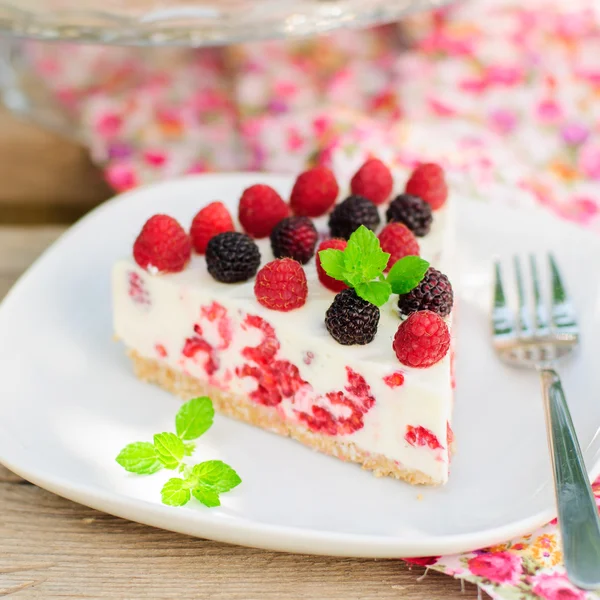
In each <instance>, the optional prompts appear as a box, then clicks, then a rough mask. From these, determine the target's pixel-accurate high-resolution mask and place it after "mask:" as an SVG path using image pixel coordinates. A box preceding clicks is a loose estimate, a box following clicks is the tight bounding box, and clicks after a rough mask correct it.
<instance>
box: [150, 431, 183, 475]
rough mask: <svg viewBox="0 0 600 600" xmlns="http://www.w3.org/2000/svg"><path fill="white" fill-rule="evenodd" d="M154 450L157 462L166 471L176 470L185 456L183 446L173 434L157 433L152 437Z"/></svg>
mask: <svg viewBox="0 0 600 600" xmlns="http://www.w3.org/2000/svg"><path fill="white" fill-rule="evenodd" d="M154 448H155V449H156V455H157V456H158V460H160V462H161V463H162V464H163V466H164V467H165V468H166V469H176V468H177V467H178V466H179V463H180V462H181V459H182V458H183V456H184V454H185V446H184V445H183V442H182V441H181V439H180V438H179V437H177V436H176V435H175V434H174V433H168V432H164V433H157V434H156V435H155V436H154Z"/></svg>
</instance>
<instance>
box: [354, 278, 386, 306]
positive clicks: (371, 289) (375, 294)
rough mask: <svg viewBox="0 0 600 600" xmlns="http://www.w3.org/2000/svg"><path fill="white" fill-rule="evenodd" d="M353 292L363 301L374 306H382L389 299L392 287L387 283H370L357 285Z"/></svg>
mask: <svg viewBox="0 0 600 600" xmlns="http://www.w3.org/2000/svg"><path fill="white" fill-rule="evenodd" d="M354 290H355V291H356V293H357V295H358V296H360V297H361V298H362V299H363V300H366V301H367V302H370V303H371V304H374V305H375V306H383V305H384V304H385V303H386V302H387V301H388V300H389V298H390V295H391V293H392V286H391V285H390V284H389V283H388V282H387V281H370V282H369V283H359V284H358V285H357V286H356V287H355V288H354Z"/></svg>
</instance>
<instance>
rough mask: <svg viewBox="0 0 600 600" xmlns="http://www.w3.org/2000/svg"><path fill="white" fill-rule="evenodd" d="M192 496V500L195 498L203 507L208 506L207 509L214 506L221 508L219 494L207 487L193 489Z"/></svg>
mask: <svg viewBox="0 0 600 600" xmlns="http://www.w3.org/2000/svg"><path fill="white" fill-rule="evenodd" d="M192 494H193V495H194V498H196V500H198V501H199V502H202V504H204V506H208V507H209V508H212V507H214V506H221V500H220V499H219V492H216V491H215V490H213V489H211V488H209V487H204V486H198V487H195V488H194V489H193V490H192Z"/></svg>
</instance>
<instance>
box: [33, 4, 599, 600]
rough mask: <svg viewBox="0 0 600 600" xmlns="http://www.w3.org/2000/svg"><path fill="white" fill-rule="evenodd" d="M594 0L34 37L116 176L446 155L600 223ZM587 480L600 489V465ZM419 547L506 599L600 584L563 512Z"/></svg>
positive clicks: (575, 597) (450, 166)
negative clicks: (578, 575) (230, 38)
mask: <svg viewBox="0 0 600 600" xmlns="http://www.w3.org/2000/svg"><path fill="white" fill-rule="evenodd" d="M599 10H600V9H598V7H597V6H596V4H595V1H594V0H579V1H577V0H571V1H570V2H568V3H567V2H561V1H560V0H546V1H544V2H541V1H538V0H530V1H528V2H520V3H518V2H516V1H515V0H502V1H484V0H472V1H471V2H463V3H461V4H459V5H457V6H455V7H453V8H451V9H446V10H443V11H439V12H436V13H433V14H427V15H421V16H418V17H414V18H411V19H410V20H408V21H406V22H405V23H403V24H402V25H400V26H396V25H390V26H385V27H379V28H375V29H371V30H368V31H362V32H354V31H349V32H339V33H336V34H335V35H332V36H329V37H325V38H320V39H313V40H304V41H291V42H264V43H255V44H249V45H239V46H234V47H230V48H226V49H221V50H181V49H178V50H166V49H158V50H151V49H147V50H139V51H132V50H126V49H118V48H116V49H115V48H97V47H65V46H64V45H53V46H50V47H49V46H48V45H44V46H43V48H41V47H40V46H39V45H36V44H32V45H31V46H30V48H29V51H30V53H31V59H32V61H33V64H34V65H35V67H36V69H37V71H38V73H40V74H41V75H42V76H43V77H44V78H45V79H46V80H47V81H48V85H49V86H51V87H52V89H53V91H54V93H55V95H56V97H57V98H58V99H59V101H60V102H61V103H62V104H63V106H64V107H65V108H66V109H67V110H69V111H70V112H71V113H72V114H73V115H74V116H76V117H77V119H79V121H80V122H81V123H82V135H83V136H84V138H85V139H86V140H87V142H88V143H89V146H90V148H91V151H92V153H93V156H94V157H95V158H96V160H97V161H99V162H100V163H102V164H103V165H104V168H105V172H106V177H107V179H108V181H109V182H110V183H111V184H112V185H113V186H114V187H115V188H116V189H117V190H125V189H128V188H131V187H134V186H136V185H139V184H141V183H144V182H148V181H152V180H156V179H158V178H164V177H171V176H174V175H179V174H182V173H190V172H202V171H206V170H214V169H220V170H229V169H257V170H261V169H263V170H269V171H280V172H289V173H297V172H298V171H299V170H301V169H302V168H304V167H305V166H306V165H307V164H311V163H315V162H322V163H325V164H329V165H332V166H333V167H334V168H335V169H336V170H337V172H338V173H340V174H341V176H342V177H344V176H348V175H349V174H350V173H351V172H352V171H353V170H354V169H355V168H356V166H358V164H359V163H360V162H361V161H362V160H363V159H364V157H365V156H366V155H367V154H369V153H374V154H377V155H379V156H380V157H381V158H383V159H384V160H386V161H388V162H389V163H390V164H392V165H398V166H412V165H414V164H415V163H416V162H418V161H421V160H425V159H431V160H436V161H438V162H440V163H442V164H443V165H444V166H445V167H446V169H447V172H448V176H449V178H450V179H451V181H452V183H453V184H454V185H457V186H460V189H461V190H463V191H465V192H466V193H469V194H470V195H472V196H475V197H479V198H481V199H482V200H485V201H491V202H502V203H511V204H515V205H519V206H523V205H533V204H538V205H542V206H544V207H547V208H548V209H550V210H552V211H554V212H555V213H557V214H558V215H560V216H562V217H564V218H565V219H569V220H572V221H576V222H578V223H580V224H582V225H585V226H588V227H590V228H594V229H597V230H599V231H600V62H599V60H598V59H599V57H600V13H599ZM594 491H595V494H596V498H597V499H598V502H599V504H600V480H598V481H597V482H596V484H595V486H594ZM409 562H411V563H413V564H419V565H424V566H427V567H430V568H432V569H435V570H438V571H441V572H444V573H447V574H449V575H452V576H454V577H458V578H461V579H465V580H467V581H471V582H474V583H476V584H478V585H479V586H480V587H481V588H482V589H484V590H485V591H486V592H487V593H489V594H490V595H491V596H492V597H493V598H498V599H504V600H516V599H524V600H528V599H532V598H542V599H545V600H586V599H587V600H593V599H600V595H596V594H594V593H591V592H584V591H581V590H579V589H577V588H575V587H574V586H573V585H571V584H570V583H569V581H568V579H567V578H566V575H565V570H564V567H563V563H562V555H561V550H560V534H559V532H558V529H557V527H556V523H554V522H553V523H549V524H548V525H546V526H545V527H543V528H541V529H540V530H538V531H536V532H533V533H531V534H529V535H526V536H524V537H522V538H519V539H515V540H511V541H509V542H507V543H505V544H502V545H500V546H496V547H493V548H486V549H483V550H477V551H473V552H470V553H466V554H462V555H456V556H444V557H428V558H414V559H411V560H410V561H409Z"/></svg>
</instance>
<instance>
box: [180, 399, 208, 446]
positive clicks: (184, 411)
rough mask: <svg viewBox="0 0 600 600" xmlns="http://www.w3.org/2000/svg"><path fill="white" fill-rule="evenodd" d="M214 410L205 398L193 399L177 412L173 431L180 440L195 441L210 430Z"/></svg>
mask: <svg viewBox="0 0 600 600" xmlns="http://www.w3.org/2000/svg"><path fill="white" fill-rule="evenodd" d="M214 416H215V409H214V408H213V404H212V402H211V400H210V398H208V397H207V396H202V397H200V398H193V399H192V400H189V401H188V402H186V403H185V404H184V405H183V406H182V407H181V408H180V409H179V411H178V412H177V415H176V417H175V429H176V431H177V435H178V436H179V437H180V438H181V439H182V440H195V439H196V438H199V437H200V436H201V435H202V434H203V433H205V432H206V431H208V430H209V429H210V426H211V425H212V424H213V418H214Z"/></svg>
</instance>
